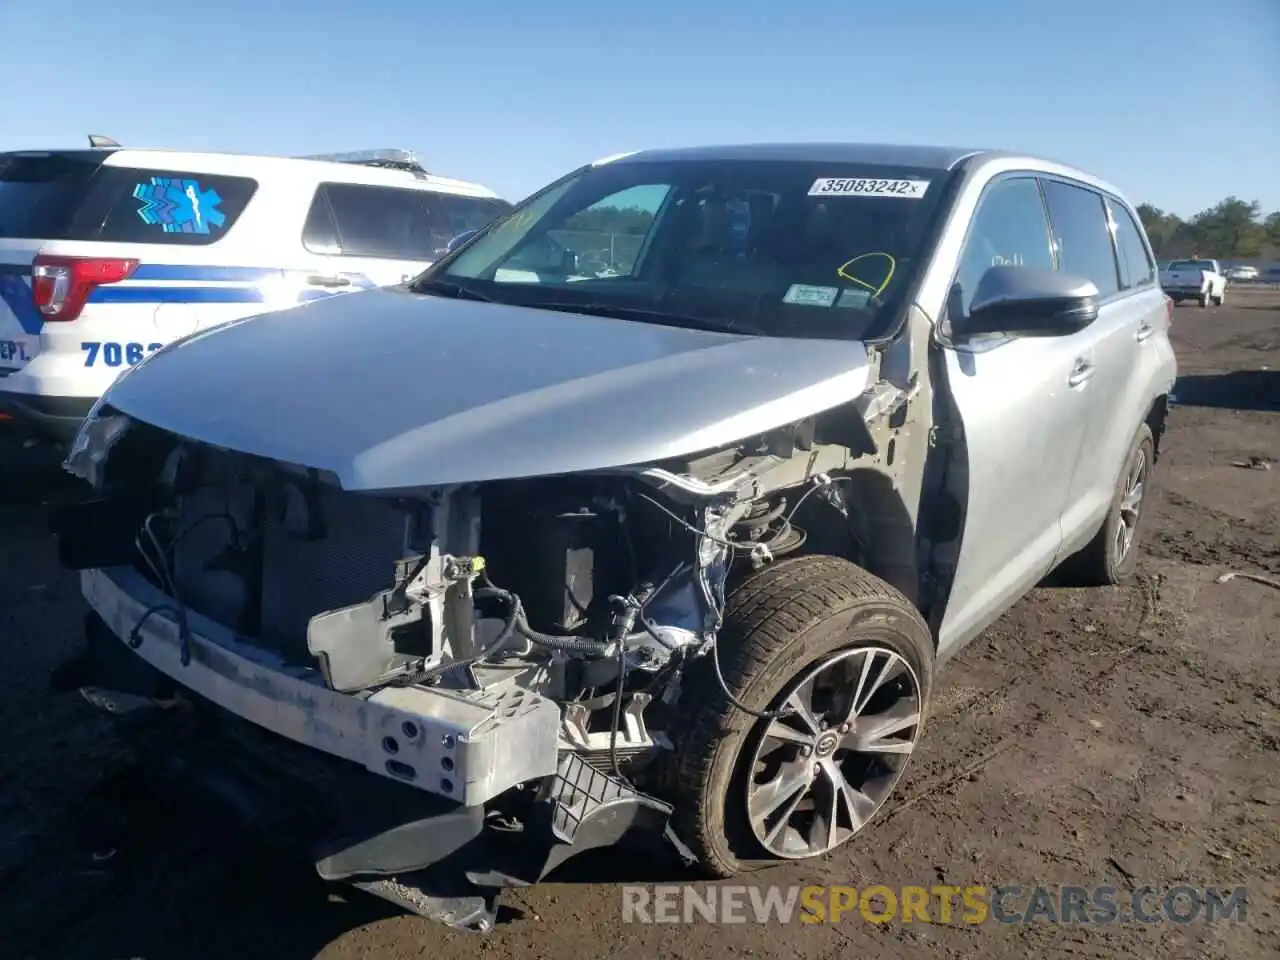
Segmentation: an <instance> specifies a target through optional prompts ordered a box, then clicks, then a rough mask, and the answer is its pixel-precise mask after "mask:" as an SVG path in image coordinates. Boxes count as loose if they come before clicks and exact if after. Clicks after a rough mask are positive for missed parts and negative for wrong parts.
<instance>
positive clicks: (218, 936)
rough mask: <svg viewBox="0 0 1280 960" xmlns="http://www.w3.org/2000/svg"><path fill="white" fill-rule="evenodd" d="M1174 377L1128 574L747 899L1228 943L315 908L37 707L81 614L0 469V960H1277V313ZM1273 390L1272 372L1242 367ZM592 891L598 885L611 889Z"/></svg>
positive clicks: (315, 895)
mask: <svg viewBox="0 0 1280 960" xmlns="http://www.w3.org/2000/svg"><path fill="white" fill-rule="evenodd" d="M1174 335H1175V338H1176V342H1177V347H1178V354H1179V359H1180V364H1181V374H1182V376H1181V378H1180V380H1179V384H1178V390H1177V401H1178V403H1177V405H1176V406H1175V408H1174V410H1173V411H1172V414H1171V418H1170V423H1169V432H1168V435H1167V439H1166V443H1165V447H1164V451H1163V457H1162V459H1161V461H1160V463H1159V465H1158V471H1157V480H1158V494H1157V499H1156V501H1155V503H1154V505H1153V510H1154V512H1153V513H1152V514H1151V515H1149V516H1148V520H1147V523H1148V526H1147V528H1146V534H1145V536H1146V543H1145V551H1144V556H1143V560H1142V564H1141V575H1140V576H1139V577H1138V579H1137V580H1136V582H1134V583H1133V584H1132V585H1130V586H1127V587H1125V588H1121V589H1102V590H1092V591H1077V590H1067V589H1053V588H1043V589H1040V590H1037V591H1036V592H1035V593H1034V594H1033V595H1032V596H1030V597H1028V598H1027V599H1026V600H1024V601H1023V602H1022V603H1020V604H1019V605H1018V606H1017V607H1016V608H1015V609H1014V610H1013V611H1011V612H1010V613H1009V614H1008V615H1007V616H1006V617H1005V618H1004V619H1003V620H1001V621H1000V622H999V623H998V624H997V625H996V626H995V627H994V628H993V629H991V630H990V631H988V632H987V634H986V635H985V636H983V637H982V638H980V639H979V640H977V641H975V642H974V643H973V644H972V645H971V646H970V647H969V648H968V649H967V650H966V651H964V652H963V653H962V654H961V655H960V656H959V657H958V658H957V659H956V660H955V661H953V662H952V663H951V664H950V665H949V666H948V668H947V670H946V671H945V672H944V674H943V675H942V677H941V678H940V682H939V686H938V688H937V702H936V706H935V714H934V717H933V719H932V721H931V726H930V727H929V728H928V730H927V731H926V734H925V738H924V741H923V743H922V746H921V748H920V749H919V750H918V751H917V754H916V762H915V763H914V764H913V765H912V767H911V769H910V770H909V772H908V774H907V776H906V778H905V780H904V782H903V783H902V785H901V786H900V787H899V792H898V796H897V799H896V802H895V803H893V805H892V807H891V810H890V811H889V812H887V813H885V814H883V815H881V817H879V818H878V819H877V820H876V821H874V822H873V824H872V825H871V826H870V827H869V828H868V829H867V831H866V832H865V833H864V835H863V836H862V837H861V838H860V839H859V840H858V841H857V842H856V843H854V844H853V845H851V846H850V847H848V848H846V849H845V850H843V851H842V852H839V853H838V854H836V855H834V856H832V857H831V858H829V859H828V860H825V861H823V862H819V863H817V864H809V865H807V866H804V867H793V868H779V869H777V870H774V871H772V872H771V873H769V874H766V875H764V876H761V877H760V878H759V880H758V882H760V883H777V884H814V883H825V884H852V885H857V886H864V885H867V884H872V883H881V884H887V885H889V886H901V885H914V884H921V885H926V886H928V885H932V884H937V883H943V882H945V883H949V884H956V885H966V884H986V885H988V886H992V885H996V884H1022V885H1024V886H1032V885H1037V884H1039V885H1046V886H1051V885H1058V884H1077V885H1081V886H1088V887H1092V886H1096V885H1113V886H1116V887H1118V888H1119V889H1120V890H1121V891H1124V890H1126V889H1132V888H1134V887H1136V886H1139V885H1142V884H1150V885H1153V886H1156V887H1159V888H1168V887H1170V886H1172V885H1175V884H1180V883H1185V884H1190V885H1202V886H1203V885H1219V886H1234V885H1238V884H1243V885H1246V886H1247V887H1248V890H1249V908H1248V915H1247V920H1246V921H1245V922H1244V923H1237V924H1231V923H1226V924H1223V923H1218V924H1215V925H1210V924H1207V923H1203V922H1197V923H1192V924H1189V925H1177V924H1172V923H1160V924H1155V925H1151V926H1146V927H1142V926H1125V927H1115V926H1096V925H1095V926H1076V927H1063V926H1057V925H1052V924H1047V923H1044V922H1038V923H1033V924H1028V925H1020V926H1000V925H997V924H987V925H984V926H980V927H962V926H941V925H935V926H925V925H921V924H906V925H904V924H902V923H899V922H897V921H895V922H892V923H889V924H885V925H873V924H869V923H866V922H864V921H862V920H861V919H857V918H856V915H855V916H854V918H852V919H849V918H846V920H844V921H843V922H841V923H840V924H838V925H816V926H802V925H800V924H798V923H797V924H792V925H786V926H783V925H757V924H754V923H749V924H744V925H729V926H723V925H722V926H718V927H713V926H710V925H706V924H700V925H695V926H684V925H640V924H624V923H623V922H621V894H620V891H619V888H618V886H617V883H618V882H620V881H626V880H628V879H632V880H642V881H650V882H652V881H657V880H681V879H685V878H679V877H673V876H666V877H663V876H658V875H655V874H654V870H653V868H652V867H651V866H650V865H648V864H645V863H639V864H635V863H634V862H632V863H630V864H629V865H628V866H627V867H626V868H625V869H623V868H621V867H619V866H618V865H617V864H616V859H615V861H614V866H613V867H612V868H608V867H602V866H595V867H592V868H591V871H586V870H579V876H575V877H574V878H573V879H574V880H575V881H578V882H568V881H566V882H560V883H551V884H547V885H544V886H542V887H539V888H535V889H533V890H531V891H525V892H522V893H521V894H520V895H519V896H516V897H512V898H510V901H509V902H510V903H511V904H512V906H513V907H514V908H515V910H514V918H513V919H511V920H509V922H506V923H502V924H500V925H499V928H498V929H497V930H496V931H495V932H494V933H493V934H491V935H490V936H488V937H487V938H484V937H476V936H467V935H462V934H456V933H453V932H451V931H448V930H446V929H444V928H441V927H439V926H436V925H432V924H429V923H426V922H424V921H421V920H418V919H416V918H410V917H405V916H403V915H397V914H396V913H395V912H394V910H393V909H392V908H390V907H389V906H384V905H383V904H382V903H381V901H377V900H374V899H372V898H366V897H364V896H363V895H360V894H357V893H355V892H354V891H350V892H348V891H344V890H343V889H341V888H332V887H327V886H326V885H324V884H323V883H321V882H320V881H319V880H318V879H317V878H316V876H315V874H314V871H313V870H312V869H311V868H310V867H309V866H308V865H307V864H305V863H299V862H297V861H296V860H294V859H292V858H291V857H289V856H288V855H286V854H283V853H278V852H276V851H274V850H272V849H269V848H267V847H264V846H262V845H261V844H260V843H259V842H257V841H256V840H254V839H252V838H250V837H248V836H245V835H243V834H239V833H235V832H231V831H229V830H228V829H227V828H226V827H225V826H223V824H222V821H220V820H218V819H217V818H215V817H213V816H212V815H211V813H210V812H209V811H206V810H204V809H203V808H202V807H201V806H200V805H198V804H196V803H193V802H191V801H190V800H188V799H184V798H179V797H175V796H168V795H157V793H156V792H155V791H151V790H147V789H145V788H143V787H142V786H141V785H140V784H141V782H140V781H139V780H138V778H137V777H136V776H133V775H132V774H131V769H130V764H129V758H128V757H127V755H125V754H123V753H122V751H121V749H120V747H119V746H118V745H117V743H116V742H115V740H114V739H113V736H112V734H111V730H110V727H109V726H108V724H107V723H106V722H105V721H104V720H103V718H102V717H101V716H100V715H98V714H96V713H95V712H94V711H93V709H92V708H91V707H89V706H88V705H87V704H86V703H85V702H83V701H82V700H81V699H80V698H79V697H77V696H75V695H54V694H52V693H50V692H49V690H48V688H47V685H48V676H49V673H50V671H51V670H52V668H53V667H54V666H55V665H56V664H58V663H59V662H60V661H61V660H62V659H63V658H64V657H65V656H66V655H67V653H68V651H69V650H70V649H71V648H72V646H73V644H74V640H75V637H76V634H77V631H78V630H79V625H80V618H81V616H82V613H83V608H82V606H81V603H80V598H79V595H78V593H77V590H76V584H75V582H74V579H73V577H71V576H69V575H67V574H66V573H63V572H61V571H59V569H58V568H57V564H56V561H55V557H54V550H53V544H52V542H51V538H50V537H49V536H48V534H47V533H45V532H44V528H43V520H42V516H41V513H40V511H39V510H38V509H36V505H37V504H38V502H39V500H40V498H41V497H42V496H43V495H44V493H45V491H46V490H47V489H48V485H49V484H51V483H54V482H56V471H55V472H54V473H50V471H49V469H48V467H49V465H48V463H43V462H41V458H40V457H39V456H37V455H33V454H32V453H30V452H23V451H20V450H18V449H17V448H16V447H14V445H13V444H12V443H9V445H8V446H4V447H0V494H2V502H0V531H3V532H2V533H0V570H3V571H4V574H5V575H4V577H3V578H2V579H0V651H2V652H3V662H4V664H5V667H6V674H7V676H8V678H9V681H8V684H7V686H6V688H5V693H4V696H3V697H2V698H0V730H3V731H4V733H5V734H6V739H5V741H4V744H5V745H4V747H3V749H0V904H3V906H0V929H2V930H3V931H4V934H3V939H4V944H5V946H4V947H3V948H2V949H0V952H3V954H4V955H6V956H12V957H15V958H16V957H34V958H40V960H44V958H57V957H85V958H95V960H99V958H100V960H113V958H146V960H167V958H183V960H190V958H197V957H235V958H237V960H247V958H251V957H273V958H278V960H301V958H306V960H310V958H314V957H320V958H325V960H347V958H354V957H365V956H379V957H388V958H395V960H400V958H410V957H427V956H429V957H432V958H436V960H449V958H453V957H476V956H479V957H483V958H487V960H508V958H511V960H516V958H551V957H557V958H559V957H564V956H580V957H588V956H591V957H602V956H609V957H613V958H616V960H630V958H645V960H655V958H685V957H689V958H699V960H705V958H707V957H709V956H714V955H716V954H718V953H729V952H735V953H738V954H739V955H741V956H749V957H756V958H767V957H779V958H787V960H829V958H835V957H837V956H855V955H858V954H864V953H865V954H866V955H868V956H874V957H903V958H906V957H918V956H939V957H983V958H987V960H1003V958H1009V960H1014V958H1016V960H1023V958H1025V957H1099V958H1102V957H1106V958H1112V957H1114V958H1122V957H1139V956H1140V957H1145V958H1166V957H1188V958H1190V957H1223V958H1225V957H1231V958H1233V960H1247V958H1262V957H1276V956H1280V906H1278V905H1277V902H1276V901H1277V898H1278V897H1280V657H1277V647H1276V644H1277V639H1280V590H1276V589H1273V588H1272V587H1269V586H1267V585H1264V584H1262V583H1258V582H1254V581H1250V580H1247V579H1243V578H1236V579H1232V580H1230V581H1229V582H1225V583H1219V582H1218V581H1217V578H1218V577H1219V576H1220V575H1221V574H1224V573H1228V572H1251V573H1256V574H1261V575H1264V576H1270V577H1271V578H1272V579H1277V578H1280V463H1277V464H1276V465H1275V467H1274V469H1270V470H1267V469H1261V468H1258V467H1253V468H1250V467H1248V466H1237V465H1236V464H1248V463H1249V462H1250V458H1259V460H1260V461H1261V462H1266V461H1267V460H1268V459H1277V460H1280V293H1267V294H1262V293H1259V294H1253V295H1250V294H1246V293H1241V294H1238V295H1234V296H1232V297H1231V298H1230V300H1229V302H1228V305H1227V306H1226V307H1223V308H1220V309H1210V310H1200V309H1198V308H1196V307H1180V308H1179V309H1178V311H1177V314H1176V320H1175V326H1174ZM1268 367H1269V368H1270V369H1267V368H1268ZM606 871H607V872H606Z"/></svg>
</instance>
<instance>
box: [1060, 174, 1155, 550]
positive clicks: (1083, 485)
mask: <svg viewBox="0 0 1280 960" xmlns="http://www.w3.org/2000/svg"><path fill="white" fill-rule="evenodd" d="M1044 196H1045V203H1046V205H1047V206H1048V208H1049V221H1050V224H1051V225H1052V227H1053V234H1054V245H1055V247H1056V248H1057V252H1058V269H1059V270H1062V271H1064V272H1066V273H1070V274H1073V275H1075V276H1078V277H1083V278H1085V279H1086V280H1092V281H1093V283H1094V284H1095V285H1096V286H1097V288H1098V319H1097V320H1095V321H1094V322H1093V323H1092V324H1090V325H1089V327H1088V328H1086V329H1085V330H1083V331H1081V332H1080V333H1079V334H1077V335H1076V337H1077V339H1078V340H1079V356H1080V357H1081V358H1082V360H1083V362H1084V365H1085V366H1084V370H1083V375H1084V376H1083V379H1082V380H1080V382H1079V384H1078V386H1077V387H1076V388H1075V389H1076V390H1077V391H1078V392H1079V394H1080V399H1081V401H1082V404H1081V409H1080V416H1081V420H1082V426H1083V429H1082V430H1081V431H1080V432H1079V433H1078V435H1077V442H1078V443H1079V446H1078V454H1079V456H1078V457H1077V458H1076V461H1075V471H1074V473H1073V474H1072V478H1071V485H1070V488H1069V490H1068V493H1067V497H1066V501H1065V503H1064V504H1063V510H1062V535H1063V546H1062V550H1061V552H1060V554H1059V559H1062V558H1064V557H1066V556H1068V555H1070V554H1071V553H1073V552H1074V551H1075V550H1076V549H1077V548H1079V547H1081V546H1083V545H1084V544H1085V543H1087V542H1088V540H1089V539H1090V538H1091V537H1092V536H1093V534H1094V533H1095V532H1096V531H1097V529H1098V525H1099V524H1100V523H1101V522H1102V520H1103V518H1104V517H1105V516H1106V513H1107V511H1108V509H1109V508H1110V505H1111V495H1112V492H1113V490H1114V488H1115V483H1116V480H1117V471H1118V470H1119V467H1120V465H1121V464H1122V462H1123V460H1124V456H1125V453H1126V452H1127V449H1128V444H1129V440H1130V438H1131V437H1132V435H1133V431H1134V430H1135V429H1137V425H1138V424H1137V419H1136V418H1137V417H1138V416H1140V415H1141V413H1135V411H1134V410H1133V403H1132V401H1131V399H1130V398H1129V397H1128V395H1127V389H1128V387H1129V385H1130V384H1131V383H1133V382H1134V381H1133V373H1134V370H1135V369H1136V367H1137V363H1138V354H1139V351H1140V348H1141V343H1140V342H1139V339H1138V337H1139V327H1140V324H1141V321H1142V320H1143V318H1144V316H1145V314H1146V311H1147V308H1148V306H1149V305H1150V304H1151V303H1152V302H1155V303H1157V304H1158V305H1163V303H1164V298H1163V296H1162V295H1160V294H1159V293H1158V292H1155V291H1154V289H1153V285H1152V289H1151V290H1150V296H1148V295H1146V294H1144V292H1143V291H1145V290H1147V289H1148V288H1147V287H1146V286H1144V287H1143V288H1142V290H1139V289H1137V288H1134V289H1133V290H1130V289H1127V287H1126V284H1125V282H1124V278H1122V276H1121V272H1120V261H1119V255H1118V253H1117V251H1116V248H1115V233H1116V231H1117V230H1118V229H1119V225H1118V224H1116V223H1115V222H1114V221H1113V220H1112V217H1111V210H1110V208H1109V207H1108V204H1107V201H1106V199H1105V198H1104V197H1103V195H1102V194H1101V193H1099V192H1097V191H1096V190H1093V189H1092V188H1090V187H1087V186H1084V185H1082V184H1079V183H1073V182H1068V181H1065V180H1057V179H1049V178H1046V179H1045V181H1044ZM1135 282H1140V283H1143V284H1147V278H1136V279H1135Z"/></svg>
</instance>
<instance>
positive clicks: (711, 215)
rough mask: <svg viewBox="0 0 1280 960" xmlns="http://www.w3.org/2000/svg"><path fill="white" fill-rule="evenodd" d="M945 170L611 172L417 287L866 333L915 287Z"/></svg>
mask: <svg viewBox="0 0 1280 960" xmlns="http://www.w3.org/2000/svg"><path fill="white" fill-rule="evenodd" d="M945 177H946V172H945V171H942V170H926V169H919V168H914V167H885V166H867V165H851V164H838V163H837V164H831V163H810V162H791V161H776V160H768V161H765V160H760V161H756V160H720V161H710V160H644V159H640V160H635V161H620V162H615V163H610V164H604V165H602V166H598V167H592V168H588V169H586V170H583V171H580V172H579V173H577V174H575V175H573V176H570V177H568V178H566V179H565V180H564V181H562V182H560V183H558V184H555V185H553V186H552V187H550V188H548V189H547V190H545V191H543V192H541V193H539V194H536V195H535V196H533V197H531V198H530V199H529V200H528V201H526V202H524V203H522V204H520V205H519V206H517V207H516V208H515V210H514V211H513V212H512V213H511V214H510V215H509V216H507V217H505V218H504V219H502V220H500V221H497V222H496V223H494V224H493V225H492V226H490V227H489V228H488V229H487V230H486V231H484V232H483V233H482V234H481V235H480V236H479V237H477V238H476V239H475V240H473V241H472V242H471V243H470V244H468V245H467V246H466V247H465V248H463V249H462V250H461V251H460V252H459V253H458V254H457V256H456V257H455V258H453V259H451V260H445V261H442V262H441V263H440V264H439V265H438V266H437V267H435V268H432V269H430V270H428V271H427V272H426V273H425V274H423V275H422V277H420V278H419V279H418V281H416V283H415V284H414V288H415V289H417V290H419V291H420V292H440V291H443V290H446V289H449V290H452V291H453V295H459V293H458V291H459V290H464V291H465V292H466V293H467V294H470V295H472V296H475V297H478V298H482V299H487V300H493V301H495V302H499V303H509V304H520V305H526V306H532V307H539V306H541V307H546V308H549V309H561V310H574V309H580V310H582V311H583V312H587V313H593V314H602V315H606V316H609V315H612V316H618V317H622V318H624V319H638V320H644V321H648V322H656V323H670V324H676V325H681V326H694V327H707V328H711V329H724V330H731V331H739V332H743V333H753V334H764V335H769V336H825V337H848V338H859V339H860V338H863V337H866V336H869V335H874V333H875V332H876V331H877V329H878V328H879V327H880V325H881V323H882V322H883V321H886V320H888V319H889V317H890V316H891V315H892V313H893V311H894V309H895V307H896V300H897V298H898V297H899V296H900V294H901V293H902V291H903V290H904V289H906V287H907V286H908V284H909V280H910V277H911V276H912V274H913V272H914V270H915V268H916V267H917V266H918V264H919V262H920V261H921V259H922V257H923V255H924V251H923V249H922V248H923V247H924V245H925V236H926V233H927V229H928V227H929V225H930V223H931V222H932V219H933V215H934V213H935V212H936V211H937V208H938V206H939V195H940V194H941V192H942V186H943V180H944V178H945ZM441 281H443V282H441Z"/></svg>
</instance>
